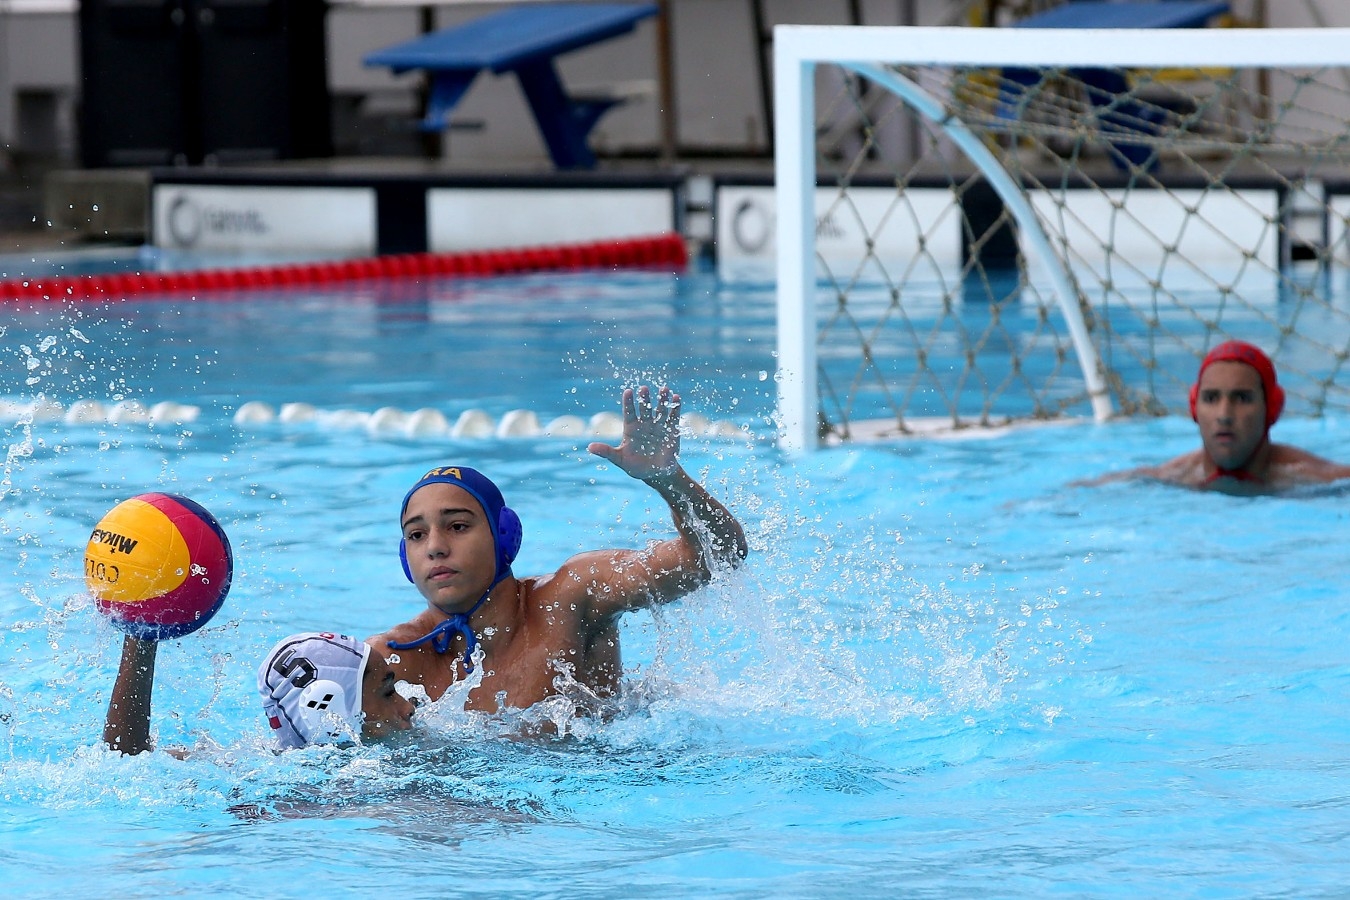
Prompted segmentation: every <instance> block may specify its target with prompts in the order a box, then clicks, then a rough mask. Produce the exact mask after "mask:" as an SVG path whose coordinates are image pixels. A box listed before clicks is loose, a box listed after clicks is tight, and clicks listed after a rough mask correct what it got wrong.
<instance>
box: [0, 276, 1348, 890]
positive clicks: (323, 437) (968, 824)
mask: <svg viewBox="0 0 1350 900" xmlns="http://www.w3.org/2000/svg"><path fill="white" fill-rule="evenodd" d="M772 318H773V298H772V293H771V292H770V291H768V290H767V289H755V288H753V287H751V288H743V289H737V290H735V291H732V290H729V289H727V288H724V287H721V286H719V285H718V284H717V283H716V282H715V281H713V280H712V279H711V278H707V277H704V276H702V275H691V276H687V277H681V278H671V277H667V276H658V275H625V276H613V277H606V278H603V279H597V278H594V277H590V276H566V277H559V276H549V277H544V276H534V277H529V278H519V279H501V280H495V281H483V282H477V283H460V284H458V285H442V286H439V287H437V288H436V289H435V290H434V291H424V290H406V289H400V288H398V287H397V286H392V285H391V286H387V287H386V288H383V289H377V288H371V289H368V290H364V291H363V292H359V293H355V294H343V295H338V294H305V295H282V294H277V295H269V294H259V295H256V296H252V297H249V298H246V299H244V300H238V299H235V300H230V301H228V302H226V301H222V302H203V303H199V304H181V305H170V304H167V303H159V302H153V301H152V302H145V303H128V304H112V305H106V306H99V307H94V306H83V307H55V306H50V307H41V308H31V309H22V308H14V309H13V310H12V315H11V317H10V319H9V325H8V327H7V331H6V334H5V339H4V347H5V363H4V369H3V372H4V379H5V381H4V384H3V385H2V386H0V394H3V395H5V396H9V397H11V398H16V399H17V398H23V397H31V396H33V395H34V394H36V393H37V392H38V391H41V392H43V393H44V394H45V395H46V396H48V397H49V398H51V399H53V400H55V401H57V402H59V403H62V404H64V405H69V404H71V403H73V402H74V401H75V400H78V399H82V398H96V399H99V400H102V401H107V402H113V401H116V400H121V399H127V398H137V399H142V400H146V401H148V402H154V401H158V400H173V401H178V402H184V403H192V404H195V405H197V406H198V407H199V408H200V410H201V412H200V415H199V416H198V417H197V418H196V419H195V421H192V422H189V423H184V424H173V423H163V422H161V423H154V424H151V423H145V422H131V423H125V424H108V423H106V422H105V423H102V424H66V423H65V422H64V421H62V420H60V419H47V418H39V419H37V420H35V421H17V422H15V423H14V424H12V425H11V426H10V427H9V428H8V433H7V443H8V448H9V452H8V456H7V460H6V464H5V469H4V475H3V479H2V480H0V484H2V485H3V488H4V494H3V496H0V540H3V541H4V544H5V547H6V558H7V559H8V564H7V565H6V566H4V567H0V579H2V580H3V588H4V589H3V591H0V618H2V619H3V622H4V626H3V628H2V629H0V847H2V848H3V849H4V852H3V853H0V884H4V885H5V886H6V893H7V894H9V895H13V896H34V897H38V896H51V897H57V896H60V897H67V896H93V895H122V896H128V897H161V896H165V895H180V896H193V897H197V896H202V897H209V896H222V897H223V896H236V895H239V894H242V893H245V892H247V893H249V894H254V895H256V894H259V893H261V894H263V895H270V894H281V893H286V894H296V895H299V894H300V893H301V892H302V890H301V887H300V886H303V892H304V893H310V892H313V893H315V894H324V895H335V896H391V897H392V896H409V897H441V896H458V895H464V896H468V895H475V896H504V897H505V896H520V897H554V896H557V897H562V896H566V897H633V896H671V897H686V896H700V895H714V896H719V897H746V898H750V897H755V898H758V897H812V898H815V897H821V896H825V897H850V898H852V897H860V896H862V897H894V896H922V897H972V896H1001V897H1018V896H1028V897H1030V896H1045V895H1049V894H1058V895H1065V896H1140V895H1144V896H1148V895H1154V896H1156V895H1160V894H1163V893H1167V894H1169V895H1180V896H1204V897H1224V896H1241V897H1250V896H1291V895H1293V896H1301V897H1312V896H1332V895H1337V894H1339V893H1341V891H1342V890H1343V885H1344V881H1345V878H1344V871H1345V869H1346V865H1347V863H1350V844H1347V840H1346V837H1345V833H1346V829H1345V822H1346V816H1347V809H1348V808H1350V800H1348V799H1347V791H1346V789H1345V783H1346V778H1347V775H1350V764H1347V762H1346V760H1347V759H1348V758H1350V732H1347V728H1346V725H1345V717H1344V714H1343V713H1344V696H1345V694H1346V690H1347V687H1350V657H1347V654H1346V650H1345V648H1346V647H1347V646H1350V612H1347V609H1346V606H1345V604H1344V603H1343V602H1341V600H1342V596H1343V587H1342V586H1343V584H1344V583H1345V581H1346V574H1347V573H1346V564H1345V562H1344V553H1343V552H1342V548H1340V546H1339V539H1340V537H1341V535H1342V534H1343V532H1344V529H1345V516H1346V513H1345V494H1344V493H1343V492H1342V491H1341V490H1339V489H1337V488H1334V487H1333V488H1326V489H1319V490H1310V491H1307V492H1304V493H1300V494H1296V495H1292V496H1284V497H1273V498H1271V497H1267V498H1259V499H1250V498H1245V499H1244V498H1233V497H1227V496H1221V495H1212V496H1211V495H1208V494H1194V493H1190V492H1184V491H1179V490H1174V489H1168V488H1164V487H1161V486H1158V485H1150V484H1141V483H1123V484H1113V485H1110V486H1107V487H1101V488H1081V487H1074V486H1072V484H1071V482H1073V481H1074V480H1076V479H1081V478H1089V477H1091V476H1094V475H1097V474H1100V473H1102V472H1105V471H1109V470H1113V469H1117V468H1124V467H1127V466H1132V465H1138V464H1142V463H1145V462H1149V461H1154V460H1160V459H1164V458H1167V457H1169V456H1171V455H1174V454H1177V453H1180V452H1183V451H1185V450H1188V449H1192V448H1193V447H1194V445H1195V441H1196V438H1195V432H1194V425H1193V424H1192V423H1190V422H1189V421H1184V420H1181V419H1179V418H1169V419H1159V420H1152V421H1134V422H1127V423H1121V424H1113V425H1106V426H1095V425H1090V424H1071V425H1061V426H1046V427H1039V428H1027V429H1021V430H1013V431H1010V432H1006V433H1003V434H1000V435H998V436H995V437H987V438H982V439H980V438H969V439H964V440H909V441H901V442H895V443H890V444H875V445H858V446H849V447H842V448H830V449H825V450H822V451H820V452H818V453H815V454H812V455H809V456H800V457H797V456H788V455H785V454H783V453H781V452H780V451H779V450H778V449H776V448H775V446H774V444H773V441H772V436H773V429H772V426H771V417H772V409H773V402H774V398H773V390H774V382H773V378H772V376H771V374H770V373H771V372H772V371H773V355H772V354H773V323H772ZM25 348H26V349H25ZM31 379H36V381H32V382H31V383H30V380H31ZM643 382H648V383H649V382H669V383H670V384H671V385H673V386H674V387H676V388H677V389H678V390H680V392H681V393H682V395H683V396H684V401H685V409H686V411H690V412H696V413H699V414H702V415H704V416H707V417H708V418H710V419H717V420H729V421H732V422H735V423H737V424H738V425H739V426H740V427H741V429H742V431H741V432H740V433H739V434H738V435H732V436H726V435H719V436H703V435H694V436H690V437H689V438H687V439H686V441H685V444H684V450H683V458H684V462H685V466H686V468H688V469H689V471H690V472H692V473H694V474H695V475H696V476H697V477H699V478H701V479H702V480H703V481H704V482H705V483H706V484H707V485H709V487H710V488H711V489H712V490H713V492H714V493H715V494H717V495H718V496H719V497H721V498H722V499H724V500H725V501H726V502H727V503H728V505H729V506H730V507H731V508H732V509H733V510H734V511H735V512H736V513H737V515H738V516H739V517H740V518H741V520H742V522H743V523H744V524H745V526H746V530H747V533H748V535H749V538H750V541H751V545H752V555H751V557H750V559H749V561H748V562H747V564H746V565H745V566H744V567H743V568H742V569H741V570H740V571H738V572H735V573H732V574H726V575H724V576H723V577H720V578H719V579H718V580H716V581H715V582H714V583H713V584H712V585H710V586H709V587H708V588H706V589H704V590H703V591H701V592H699V593H697V594H695V595H693V596H691V597H689V598H686V599H685V600H684V601H681V602H679V603H677V604H673V605H671V606H668V607H665V608H662V609H659V610H656V611H651V612H639V613H634V614H630V615H629V616H628V617H627V618H626V619H625V620H624V636H623V640H624V654H625V664H626V667H627V669H628V677H627V685H626V690H625V695H624V698H623V711H622V714H620V715H618V716H616V717H614V718H613V719H610V720H604V721H601V720H594V719H587V718H584V717H579V716H577V715H575V713H574V712H573V711H572V710H571V709H570V708H569V707H568V706H567V705H566V704H552V705H543V706H541V707H539V708H535V709H532V710H527V711H516V712H512V713H508V714H503V715H501V716H491V717H487V716H482V715H479V714H470V713H465V712H463V711H462V710H457V709H455V708H453V704H448V703H441V704H438V705H436V706H433V707H431V708H425V709H423V710H421V711H419V713H418V720H419V723H420V724H419V725H418V727H417V729H416V730H415V731H414V732H413V733H412V734H410V735H408V736H406V738H404V739H401V740H395V741H392V742H390V743H388V744H383V745H371V746H366V747H361V748H356V749H345V750H344V749H332V748H309V749H306V750H303V751H296V752H290V753H286V754H283V755H279V756H278V755H274V754H273V753H272V752H271V751H270V750H269V737H268V734H267V729H266V726H265V723H264V722H263V719H262V716H261V714H260V707H259V704H258V702H257V699H256V694H255V688H254V680H253V679H254V671H255V667H256V665H257V662H258V660H259V659H260V657H261V655H262V654H263V653H264V652H265V651H266V650H267V648H269V647H270V646H271V645H272V643H273V642H274V641H276V640H277V639H279V638H280V637H282V636H284V635H286V634H288V633H291V632H293V631H300V630H313V629H333V630H339V631H344V632H347V633H350V634H354V635H357V636H361V637H364V636H367V635H369V634H372V633H375V632H377V631H380V630H383V629H384V628H385V627H387V626H388V625H390V624H393V623H395V622H400V621H404V620H406V619H408V618H410V617H411V616H412V615H413V614H414V613H416V612H417V611H418V610H419V609H420V608H421V606H422V601H421V599H420V597H419V596H418V595H417V594H416V592H415V591H414V590H413V589H412V588H411V587H410V586H409V585H408V584H407V582H406V581H404V580H403V576H402V573H401V571H400V568H399V564H398V561H397V553H396V550H397V540H398V528H397V524H396V516H397V505H398V502H399V501H400V499H401V498H402V495H403V491H404V490H406V488H407V486H408V485H409V484H410V483H411V482H412V481H413V480H415V479H416V477H417V476H418V475H420V474H421V472H422V471H424V470H425V469H426V468H428V467H429V466H430V465H433V464H437V463H443V462H449V461H463V462H467V463H469V464H472V465H474V466H476V467H479V468H481V469H483V470H485V471H486V472H488V473H490V474H491V475H493V476H494V477H495V478H496V479H497V480H498V483H499V484H500V485H501V486H502V488H503V491H504V493H505V495H506V497H507V500H508V502H509V503H510V504H511V505H512V506H513V507H514V508H515V509H516V510H517V511H518V512H519V513H520V515H521V518H522V519H523V521H524V526H525V541H524V546H523V549H522V551H521V554H520V558H519V561H518V563H517V565H516V570H517V571H518V572H521V573H537V572H544V571H550V570H551V569H553V568H554V567H556V566H557V565H558V564H559V563H561V562H562V561H563V560H564V559H565V558H566V557H567V556H569V555H570V554H572V553H575V552H577V551H580V550H584V549H590V548H595V547H603V546H624V547H632V546H640V545H641V544H642V542H644V541H646V540H648V539H650V538H652V537H656V536H661V535H664V534H666V533H667V532H668V531H669V516H668V513H667V512H666V511H665V509H664V507H663V504H661V503H660V502H659V500H658V499H657V498H656V497H655V495H654V494H652V492H650V491H649V490H647V489H646V488H644V487H643V486H642V485H640V484H638V483H636V482H634V481H631V480H629V479H627V478H626V477H625V476H623V475H622V473H619V472H617V471H616V470H614V469H613V468H612V467H610V466H607V465H605V464H603V463H601V462H600V461H599V460H597V459H594V458H592V457H589V456H588V455H587V454H586V452H585V450H584V444H585V443H586V440H588V439H578V438H560V437H543V436H538V437H532V438H496V437H489V438H451V437H446V436H439V437H424V438H411V437H406V436H403V435H391V434H386V433H377V432H371V431H369V430H366V429H361V428H338V427H330V426H324V425H323V424H321V423H316V422H308V423H283V422H280V421H274V422H266V423H261V424H257V425H248V426H243V425H236V424H235V423H234V419H233V416H234V414H235V412H236V411H237V409H238V408H239V406H241V405H242V404H243V403H245V402H248V401H254V400H256V401H262V402H266V403H269V404H274V405H279V404H283V403H290V402H300V403H310V404H314V405H315V406H319V407H322V408H326V409H342V408H350V409H359V410H367V411H369V410H372V409H375V408H377V407H382V406H386V405H391V404H392V405H397V406H400V407H402V408H404V409H416V408H421V407H435V408H438V409H440V410H442V411H443V412H445V413H446V415H447V416H449V417H451V418H453V417H454V416H455V415H456V414H458V413H459V412H461V411H463V410H465V409H471V408H477V409H483V410H485V411H487V412H488V413H490V414H491V415H493V416H502V415H503V414H504V413H506V412H507V411H509V410H512V409H517V408H527V409H531V410H534V411H536V412H537V413H538V414H539V416H540V418H541V419H545V420H546V419H548V418H550V417H552V416H560V415H581V416H583V417H584V416H587V415H590V414H593V413H596V412H599V411H603V410H607V409H608V410H617V408H618V396H619V392H620V391H621V390H622V388H623V387H625V386H629V385H633V384H637V383H643ZM20 418H22V417H20ZM1347 430H1350V422H1346V421H1343V420H1338V419H1336V418H1327V419H1300V418H1297V417H1291V418H1290V419H1288V420H1287V421H1283V422H1281V423H1280V425H1279V426H1278V428H1277V430H1276V432H1275V433H1276V437H1277V439H1279V440H1281V441H1286V442H1289V443H1294V444H1298V445H1301V446H1304V447H1307V448H1309V449H1311V450H1313V451H1314V452H1318V453H1322V454H1324V455H1327V456H1330V457H1333V458H1341V459H1344V458H1345V457H1346V454H1345V453H1344V452H1343V447H1344V446H1345V443H1346V434H1347ZM145 490H168V491H172V492H176V493H183V494H187V495H189V496H191V497H193V498H194V499H196V500H198V501H199V502H200V503H202V504H203V505H204V506H206V507H207V508H208V509H210V510H212V511H213V512H214V513H215V514H216V516H217V517H218V518H219V519H220V520H221V522H222V524H223V525H224V527H225V529H226V530H227V532H228V533H229V535H230V538H231V540H232V542H233V544H234V550H235V557H236V569H235V582H234V585H233V588H232V590H231V593H230V596H229V598H228V600H227V602H226V606H225V607H224V609H223V610H222V612H221V613H220V615H219V616H218V617H217V618H216V619H215V620H214V621H213V622H212V623H211V624H210V625H209V626H207V627H206V628H205V629H203V630H202V631H200V632H198V633H196V634H194V635H190V636H188V637H186V638H183V639H181V640H178V641H171V642H167V643H166V644H165V645H164V646H163V648H162V650H161V653H160V656H159V663H158V667H157V685H156V692H155V697H154V704H155V706H154V732H155V734H156V736H157V740H158V744H159V745H160V746H161V747H170V746H183V747H189V748H192V750H193V753H192V755H191V757H190V758H189V759H187V760H178V759H175V758H174V757H172V756H170V755H169V754H167V753H163V752H156V753H150V754H145V755H142V756H139V757H134V758H123V757H121V756H117V755H114V754H111V753H109V752H107V751H105V750H103V749H102V747H101V744H100V741H99V738H100V730H101V724H102V720H103V714H104V710H105V708H106V705H107V699H108V692H109V689H110V687H111V684H112V680H113V675H114V673H115V670H116V666H117V661H118V651H119V647H120V636H119V635H118V634H117V633H116V632H114V631H112V630H111V629H110V628H109V627H108V626H107V625H106V623H105V622H104V621H103V620H102V618H101V617H100V616H99V614H98V613H97V612H96V611H95V610H94V608H93V606H92V603H91V601H90V600H89V599H88V598H87V596H86V595H85V594H84V591H83V579H82V577H81V571H82V568H81V565H82V563H81V556H82V554H83V548H84V542H85V540H86V538H87V536H88V534H89V531H90V530H91V529H92V527H93V526H94V523H95V522H96V521H97V520H98V518H100V517H101V515H102V514H103V513H104V512H105V511H106V510H107V509H108V508H110V507H111V506H112V505H113V504H114V503H116V502H117V501H119V500H121V499H124V498H125V497H127V496H130V495H132V494H135V493H139V492H142V491H145ZM545 720H547V721H548V722H550V723H552V724H553V725H554V726H556V729H557V730H558V731H559V732H560V733H559V734H557V735H553V736H546V737H539V736H532V735H535V734H537V732H538V731H539V729H538V728H537V727H536V726H538V725H539V724H540V723H541V722H543V721H545Z"/></svg>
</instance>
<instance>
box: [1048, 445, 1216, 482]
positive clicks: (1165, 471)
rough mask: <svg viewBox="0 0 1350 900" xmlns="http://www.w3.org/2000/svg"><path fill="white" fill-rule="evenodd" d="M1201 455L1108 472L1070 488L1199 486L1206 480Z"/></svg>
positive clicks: (1190, 455) (1193, 454) (1183, 455)
mask: <svg viewBox="0 0 1350 900" xmlns="http://www.w3.org/2000/svg"><path fill="white" fill-rule="evenodd" d="M1203 476H1204V471H1203V463H1202V458H1201V454H1200V453H1199V452H1198V451H1197V452H1195V453H1183V454H1182V455H1181V456H1178V457H1177V458H1176V459H1172V460H1168V461H1167V462H1165V463H1161V464H1160V465H1156V466H1139V467H1138V468H1135V469H1126V470H1124V471H1121V472H1108V473H1107V474H1105V475H1101V476H1098V477H1097V478H1089V479H1084V480H1082V481H1074V482H1070V484H1069V487H1098V486H1099V485H1103V484H1111V483H1114V482H1117V481H1144V480H1150V481H1162V482H1166V483H1168V484H1181V485H1186V484H1199V483H1201V482H1202V481H1203V480H1204V477H1203Z"/></svg>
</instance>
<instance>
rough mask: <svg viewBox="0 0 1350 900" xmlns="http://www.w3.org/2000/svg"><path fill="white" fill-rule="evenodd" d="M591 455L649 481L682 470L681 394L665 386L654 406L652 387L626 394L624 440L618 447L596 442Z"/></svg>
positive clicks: (624, 394) (589, 448)
mask: <svg viewBox="0 0 1350 900" xmlns="http://www.w3.org/2000/svg"><path fill="white" fill-rule="evenodd" d="M587 449H588V450H590V452H591V453H594V454H595V455H596V456H599V457H601V458H602V459H606V460H608V461H609V462H612V463H614V465H616V466H618V467H619V468H620V469H623V470H624V471H625V472H627V473H628V474H629V475H631V476H632V477H633V478H638V479H641V480H643V481H646V480H648V479H650V478H657V477H660V476H663V475H670V474H673V473H674V472H677V471H678V470H679V468H680V464H679V455H680V395H679V394H675V393H672V392H671V390H670V388H668V387H662V388H661V389H660V390H659V391H657V394H656V403H655V405H653V403H652V392H651V388H649V387H647V386H646V385H645V384H644V385H642V386H641V387H639V388H638V389H637V390H636V391H634V390H633V389H632V388H628V389H626V390H625V391H624V392H623V440H622V441H621V442H620V443H619V446H617V447H611V446H610V445H609V444H605V443H599V442H597V443H594V444H591V445H590V446H589V447H588V448H587Z"/></svg>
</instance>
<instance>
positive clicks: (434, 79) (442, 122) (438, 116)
mask: <svg viewBox="0 0 1350 900" xmlns="http://www.w3.org/2000/svg"><path fill="white" fill-rule="evenodd" d="M477 75H478V73H477V72H469V73H467V74H466V73H464V72H435V73H432V76H431V92H430V93H429V94H428V96H427V114H426V116H425V117H424V118H423V119H422V125H421V128H422V130H423V131H444V130H445V129H446V128H448V127H449V126H450V113H451V111H452V110H454V108H455V105H456V104H458V103H459V101H460V99H461V98H463V96H464V93H465V92H466V91H468V89H469V85H471V84H473V80H474V78H475V77H477Z"/></svg>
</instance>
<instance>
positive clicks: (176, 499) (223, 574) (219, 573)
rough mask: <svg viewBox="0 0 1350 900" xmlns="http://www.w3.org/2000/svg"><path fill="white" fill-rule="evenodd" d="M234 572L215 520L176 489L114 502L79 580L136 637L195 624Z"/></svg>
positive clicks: (217, 602)
mask: <svg viewBox="0 0 1350 900" xmlns="http://www.w3.org/2000/svg"><path fill="white" fill-rule="evenodd" d="M233 575H234V556H233V554H232V553H231V550H230V541H229V538H227V537H226V536H225V531H224V530H223V529H222V528H221V527H220V523H219V522H217V521H216V519H215V517H214V516H212V515H211V514H210V513H209V512H207V511H206V510H205V509H203V508H202V507H201V506H200V505H198V504H197V503H195V502H193V501H192V500H189V499H188V498H187V497H180V496H178V495H176V494H159V493H151V494H141V495H139V496H136V497H132V498H131V499H130V500H124V501H122V502H121V503H119V504H117V506H115V507H113V508H112V510H111V511H109V512H108V514H107V515H106V516H104V517H103V519H102V520H101V521H100V522H99V523H98V525H97V526H96V527H95V528H94V532H93V534H91V535H90V536H89V544H88V546H87V547H86V548H85V551H84V577H85V582H86V583H87V584H88V585H89V590H90V592H91V593H93V595H94V600H95V603H96V604H97V606H98V608H99V610H101V611H102V612H104V613H105V614H107V615H108V617H109V618H110V619H111V620H112V624H113V625H114V626H116V627H117V628H119V629H121V630H122V631H124V632H126V633H127V634H129V635H131V636H132V637H136V638H140V639H142V640H150V641H162V640H168V639H171V638H178V637H182V636H183V635H185V634H191V633H192V632H194V631H196V630H197V629H198V628H201V627H202V626H203V625H205V624H206V623H207V622H209V621H210V620H211V617H212V616H214V615H215V614H216V612H217V611H218V610H219V609H220V607H221V604H223V603H224V602H225V595H226V594H227V593H229V590H230V579H231V577H233Z"/></svg>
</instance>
